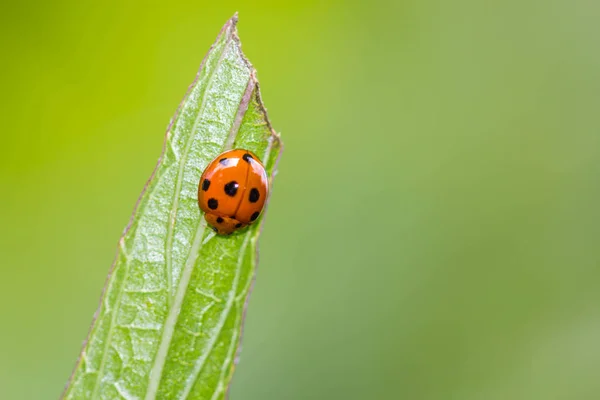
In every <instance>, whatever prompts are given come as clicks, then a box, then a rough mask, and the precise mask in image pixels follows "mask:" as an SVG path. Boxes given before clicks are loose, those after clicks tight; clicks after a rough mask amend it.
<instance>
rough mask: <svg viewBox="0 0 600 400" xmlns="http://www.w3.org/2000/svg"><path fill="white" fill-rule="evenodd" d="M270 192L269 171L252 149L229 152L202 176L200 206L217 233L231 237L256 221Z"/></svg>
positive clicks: (215, 161) (223, 154)
mask: <svg viewBox="0 0 600 400" xmlns="http://www.w3.org/2000/svg"><path fill="white" fill-rule="evenodd" d="M268 193H269V181H268V180H267V171H266V170H265V167H264V166H263V164H262V163H261V162H260V159H259V158H258V157H257V156H256V155H254V154H253V153H252V152H250V151H248V150H243V149H235V150H229V151H226V152H224V153H222V154H220V155H219V156H218V157H217V158H215V159H214V160H213V161H212V162H211V163H210V164H208V166H207V167H206V169H205V170H204V172H203V173H202V176H201V177H200V183H199V184H198V205H199V206H200V209H201V210H202V211H204V218H205V219H206V222H208V224H209V225H210V226H211V227H212V228H213V230H214V231H215V232H217V233H218V234H221V235H229V234H231V233H233V232H234V231H236V230H238V229H241V228H244V227H245V226H248V225H250V224H251V223H253V222H254V221H256V219H257V218H258V217H259V216H260V213H261V212H262V209H263V207H264V205H265V200H266V199H267V195H268Z"/></svg>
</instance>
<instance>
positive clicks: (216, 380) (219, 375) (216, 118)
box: [63, 15, 281, 399]
mask: <svg viewBox="0 0 600 400" xmlns="http://www.w3.org/2000/svg"><path fill="white" fill-rule="evenodd" d="M236 22H237V15H236V16H234V17H233V18H232V19H231V20H229V21H228V22H227V23H226V24H225V26H224V27H223V29H222V30H221V33H220V35H219V37H218V38H217V40H216V42H215V43H214V45H213V46H212V48H211V50H210V51H209V53H208V54H207V56H206V57H205V59H204V61H203V62H202V65H201V67H200V71H199V72H198V75H197V76H196V80H195V81H194V83H193V84H192V85H191V86H190V89H189V91H188V93H187V95H186V96H185V98H184V100H183V102H182V104H181V105H180V107H179V109H178V111H177V113H176V115H175V117H174V118H173V120H172V121H171V124H170V126H169V128H168V130H167V134H166V139H165V145H164V149H163V154H162V157H161V158H160V160H159V162H158V165H157V167H156V169H155V171H154V173H153V175H152V177H151V178H150V180H149V181H148V183H147V185H146V188H145V190H144V192H143V193H142V195H141V197H140V199H139V201H138V205H137V207H136V210H135V212H134V214H133V216H132V219H131V221H130V224H129V226H128V227H127V229H126V231H125V233H124V236H123V237H122V238H121V240H120V241H119V251H118V254H117V257H116V260H115V264H114V266H113V269H112V271H111V273H110V275H109V277H108V280H107V283H106V286H105V289H104V293H103V296H102V300H101V302H100V306H99V309H98V311H97V313H96V318H95V321H94V323H93V325H92V328H91V330H90V333H89V336H88V339H87V341H86V343H85V345H84V348H83V350H82V352H81V355H80V358H79V360H78V363H77V365H76V367H75V371H74V372H73V375H72V376H71V379H70V382H69V384H68V386H67V388H66V389H65V392H64V394H63V397H64V398H66V399H117V398H123V399H155V398H157V399H221V398H224V396H225V392H226V389H227V386H228V383H229V381H230V379H231V375H232V373H233V367H234V360H235V359H236V353H237V349H238V343H239V340H240V332H241V325H242V319H243V313H244V306H245V301H246V298H247V297H248V294H249V291H250V286H251V284H252V279H253V275H254V272H255V268H256V255H257V253H256V246H257V240H258V235H259V233H260V225H261V220H259V221H257V223H256V224H254V225H252V226H251V227H250V228H249V229H246V230H242V231H240V232H237V233H235V234H233V235H231V236H226V237H223V236H215V235H214V233H213V232H212V230H211V229H209V228H207V226H206V223H205V221H204V218H203V215H202V213H201V212H200V210H199V208H198V203H197V188H198V182H199V179H200V175H201V173H202V171H203V169H204V168H205V167H206V165H207V164H208V163H209V162H210V161H211V160H212V159H213V158H215V157H216V156H217V155H218V154H219V153H221V152H222V151H224V150H227V149H230V148H244V149H248V150H251V151H252V152H254V153H255V154H257V155H258V156H259V157H261V159H262V161H263V163H264V164H265V166H266V168H267V172H268V174H269V180H270V182H271V183H272V179H273V175H274V172H275V167H276V162H277V159H278V156H279V152H280V149H281V142H280V140H279V137H278V135H277V134H276V133H275V131H274V130H273V129H272V128H271V125H270V123H269V121H268V118H267V114H266V111H265V108H264V107H263V105H262V102H261V98H260V92H259V88H258V82H257V80H256V76H255V70H254V68H253V67H252V65H251V64H250V63H249V62H248V60H246V58H245V57H244V55H243V54H242V51H241V48H240V42H239V39H238V37H237V32H236V27H235V26H236ZM263 215H264V213H263ZM261 219H262V217H261Z"/></svg>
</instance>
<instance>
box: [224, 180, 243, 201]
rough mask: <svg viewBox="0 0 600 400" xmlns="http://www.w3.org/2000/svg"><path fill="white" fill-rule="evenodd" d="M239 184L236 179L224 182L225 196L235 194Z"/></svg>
mask: <svg viewBox="0 0 600 400" xmlns="http://www.w3.org/2000/svg"><path fill="white" fill-rule="evenodd" d="M239 186H240V185H238V183H237V182H236V181H231V182H229V183H226V184H225V194H227V196H231V197H233V196H235V194H236V193H237V190H238V187H239Z"/></svg>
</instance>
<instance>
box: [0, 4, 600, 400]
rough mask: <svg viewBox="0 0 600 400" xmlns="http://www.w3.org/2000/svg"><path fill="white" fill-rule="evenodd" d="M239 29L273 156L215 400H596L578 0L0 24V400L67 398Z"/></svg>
mask: <svg viewBox="0 0 600 400" xmlns="http://www.w3.org/2000/svg"><path fill="white" fill-rule="evenodd" d="M494 3H495V4H494ZM236 10H237V11H239V13H240V14H239V15H240V24H239V30H240V36H241V39H242V42H243V48H244V51H245V52H246V54H247V55H248V57H249V58H250V60H251V61H252V62H253V63H254V65H255V67H256V68H257V70H258V75H259V79H260V81H261V84H262V90H263V97H264V100H265V102H266V105H267V107H268V109H269V112H270V116H271V119H272V122H273V125H274V127H275V128H276V129H277V130H278V131H280V132H282V137H283V138H284V142H285V145H286V149H285V151H284V154H283V157H282V160H281V163H280V168H279V175H278V179H277V180H276V182H275V187H274V192H273V196H272V202H271V205H270V207H269V212H268V215H267V219H266V221H265V222H266V226H265V229H264V233H263V236H262V239H261V260H260V266H259V273H258V280H257V283H256V286H255V290H254V292H253V295H252V297H251V302H250V308H249V310H248V314H247V323H246V327H245V336H244V341H243V352H242V358H241V362H240V364H239V366H238V368H237V371H236V374H235V376H234V383H233V385H232V388H231V399H232V400H254V399H256V400H259V399H260V400H264V399H299V400H300V399H302V400H304V399H411V400H414V399H444V400H445V399H460V400H462V399H466V400H470V399H486V400H487V399H492V400H500V399H528V400H530V399H544V400H547V399H569V400H572V399H577V400H578V399H598V398H600V379H599V372H600V249H599V239H600V207H599V205H600V180H599V176H600V114H599V105H600V51H599V47H598V44H599V38H600V24H598V21H599V20H600V4H599V3H598V2H594V1H584V0H575V1H567V0H564V1H557V0H549V1H541V0H540V1H535V0H527V1H498V2H483V1H475V0H473V1H453V2H449V1H443V0H439V1H431V0H429V1H423V0H412V1H408V0H407V1H388V2H386V1H375V0H372V1H368V2H362V3H359V2H352V3H350V2H346V3H344V2H336V1H332V2H318V1H303V2H298V3H293V2H288V3H285V2H281V1H272V2H269V1H256V2H233V1H220V2H211V3H205V2H199V1H188V2H181V1H169V2H156V3H155V2H144V1H137V2H136V1H116V0H109V1H105V2H92V1H74V0H71V1H55V2H46V1H37V2H35V3H25V2H21V3H17V2H13V3H10V4H9V3H8V2H3V3H2V5H0V21H1V24H0V31H1V33H0V43H1V46H2V60H1V61H2V62H1V63H0V71H1V76H0V79H1V82H0V83H1V88H2V94H3V96H2V99H1V100H0V104H1V110H2V111H1V113H2V122H3V123H2V133H1V135H2V145H1V146H0V154H1V157H0V180H1V182H2V185H1V189H0V190H1V193H2V196H0V223H1V227H2V229H1V231H0V260H1V261H0V263H1V270H0V271H1V278H0V311H1V313H0V316H1V322H0V323H1V325H0V328H1V329H0V398H1V399H11V400H12V399H54V398H57V397H58V396H59V394H60V392H61V390H62V388H63V384H64V383H65V382H66V380H67V378H68V376H69V374H70V372H71V369H72V367H73V365H74V362H75V359H76V357H77V355H78V352H79V350H80V346H81V342H82V340H83V339H84V337H85V335H86V333H87V330H88V326H89V324H90V322H91V319H92V315H93V313H94V311H95V309H96V305H97V302H98V298H99V295H100V292H101V289H102V286H103V283H104V279H105V276H106V274H107V272H108V269H109V267H110V265H111V262H112V260H113V256H114V254H115V251H116V243H117V240H118V238H119V236H120V234H121V232H122V229H123V228H124V227H125V225H126V223H127V221H128V219H129V215H130V213H131V211H132V209H133V206H134V203H135V201H136V199H137V196H138V194H139V192H140V191H141V189H142V187H143V185H144V183H145V181H146V179H147V178H148V177H149V175H150V173H151V171H152V169H153V167H154V164H155V162H156V160H157V158H158V155H159V153H160V151H161V148H162V141H163V135H164V131H165V128H166V126H167V124H168V122H169V119H170V118H171V116H172V115H173V113H174V112H175V109H176V107H177V105H178V104H179V102H180V100H181V98H182V97H183V95H184V93H185V91H186V89H187V86H188V85H189V84H190V83H191V81H192V80H193V78H194V76H195V73H196V70H197V68H198V66H199V64H200V61H201V60H202V57H203V56H204V54H205V53H206V51H207V50H208V48H209V46H210V45H211V44H212V42H213V40H214V38H215V37H216V35H217V33H218V32H219V29H220V28H221V26H222V25H223V24H224V23H225V21H226V20H227V19H228V18H229V17H230V16H231V15H232V14H233V13H234V11H236Z"/></svg>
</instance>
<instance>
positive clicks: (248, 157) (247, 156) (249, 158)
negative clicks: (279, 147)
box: [242, 153, 254, 163]
mask: <svg viewBox="0 0 600 400" xmlns="http://www.w3.org/2000/svg"><path fill="white" fill-rule="evenodd" d="M242 158H243V159H244V161H246V162H247V163H250V160H254V158H252V156H251V155H250V154H248V153H246V154H244V155H243V156H242Z"/></svg>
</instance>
